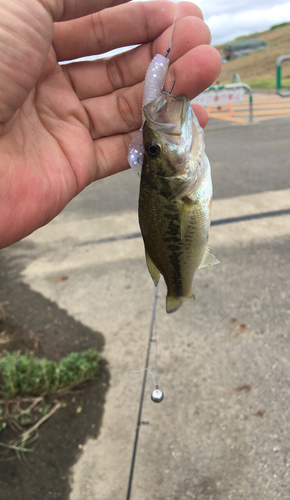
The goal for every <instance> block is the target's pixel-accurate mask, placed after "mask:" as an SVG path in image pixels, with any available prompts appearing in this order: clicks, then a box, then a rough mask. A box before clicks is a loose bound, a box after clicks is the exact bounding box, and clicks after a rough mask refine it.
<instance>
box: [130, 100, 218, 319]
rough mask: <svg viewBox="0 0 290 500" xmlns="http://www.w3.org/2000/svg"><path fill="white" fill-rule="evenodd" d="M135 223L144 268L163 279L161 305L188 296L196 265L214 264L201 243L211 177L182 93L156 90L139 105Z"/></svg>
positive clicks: (170, 306)
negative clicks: (140, 136)
mask: <svg viewBox="0 0 290 500" xmlns="http://www.w3.org/2000/svg"><path fill="white" fill-rule="evenodd" d="M144 115H145V123H144V126H143V144H144V161H143V165H142V173H141V184H140V196H139V223H140V228H141V232H142V236H143V240H144V245H145V254H146V260H147V266H148V270H149V272H150V274H151V276H152V279H153V281H154V283H155V285H156V286H157V284H158V281H159V278H160V274H162V275H163V277H164V280H165V283H166V285H167V297H166V311H167V312H168V313H172V312H174V311H176V310H177V309H179V307H180V306H181V304H182V302H184V301H185V300H193V299H194V295H193V293H192V290H191V286H192V280H193V277H194V274H195V272H196V270H197V269H198V268H200V267H204V266H208V265H212V264H217V263H218V262H219V261H218V260H217V259H216V258H215V257H214V255H213V254H212V252H211V250H210V249H209V248H208V247H207V246H206V245H207V240H208V230H209V226H210V217H211V200H212V182H211V172H210V164H209V161H208V158H207V156H206V154H205V151H204V142H203V130H202V128H201V127H200V125H199V123H198V120H197V118H196V116H195V115H194V113H193V111H192V109H191V106H190V101H189V99H188V98H187V97H186V96H185V95H178V96H171V95H168V94H162V95H161V97H157V98H156V99H154V100H153V101H152V102H150V103H149V104H147V105H146V106H144Z"/></svg>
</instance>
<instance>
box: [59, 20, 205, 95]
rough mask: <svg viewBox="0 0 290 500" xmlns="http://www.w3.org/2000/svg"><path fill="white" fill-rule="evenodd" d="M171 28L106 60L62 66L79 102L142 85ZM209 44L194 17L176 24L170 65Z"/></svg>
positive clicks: (163, 47)
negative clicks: (202, 45) (150, 64)
mask: <svg viewBox="0 0 290 500" xmlns="http://www.w3.org/2000/svg"><path fill="white" fill-rule="evenodd" d="M171 32H172V27H170V28H168V29H167V30H166V31H165V32H164V33H162V35H160V36H159V37H158V38H157V39H156V40H155V41H154V42H152V43H147V44H145V45H141V46H139V47H136V48H135V49H133V50H130V51H127V52H123V53H121V54H117V55H115V56H113V57H111V58H108V59H97V60H95V61H83V62H79V63H72V64H68V65H66V66H63V70H64V71H65V72H66V74H67V76H68V78H69V79H70V81H71V84H72V87H73V88H74V90H75V92H76V94H77V96H78V98H79V99H80V100H83V99H89V98H93V97H100V96H104V95H107V94H110V93H112V92H114V91H115V90H118V89H121V88H124V87H130V86H132V85H135V84H136V83H139V82H142V81H143V80H144V77H145V73H146V70H147V67H148V65H149V63H150V61H151V59H152V58H153V57H154V56H155V54H164V55H165V53H166V50H167V48H168V44H169V40H170V36H171ZM209 42H210V31H209V28H208V27H207V25H206V24H205V23H204V22H203V21H202V20H201V19H199V18H197V17H186V18H183V19H181V20H180V21H178V22H177V23H176V25H175V27H174V29H173V32H172V43H171V46H172V49H171V52H170V54H169V59H170V63H171V64H172V63H173V62H175V61H176V60H177V59H178V58H179V57H181V56H182V55H183V54H184V53H186V52H188V51H189V50H191V49H193V48H194V47H196V46H198V45H200V44H208V43H209Z"/></svg>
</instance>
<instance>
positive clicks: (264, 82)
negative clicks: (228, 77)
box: [245, 77, 290, 89]
mask: <svg viewBox="0 0 290 500" xmlns="http://www.w3.org/2000/svg"><path fill="white" fill-rule="evenodd" d="M245 83H247V84H248V85H250V87H252V88H253V89H273V88H276V79H275V78H272V77H268V78H261V79H260V80H246V81H245ZM282 87H285V88H289V87H290V78H283V80H282Z"/></svg>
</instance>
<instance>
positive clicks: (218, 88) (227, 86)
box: [193, 82, 253, 123]
mask: <svg viewBox="0 0 290 500" xmlns="http://www.w3.org/2000/svg"><path fill="white" fill-rule="evenodd" d="M241 88H243V89H245V91H246V92H247V93H248V94H249V123H251V122H252V121H253V91H252V89H251V87H250V85H248V84H247V83H243V82H241V83H226V84H225V85H212V86H211V87H209V88H208V89H207V90H205V91H204V92H203V93H202V94H200V96H201V95H204V94H207V92H210V91H212V90H214V91H216V92H218V91H222V90H234V89H241ZM200 96H198V97H197V98H196V99H193V102H194V101H196V102H198V99H199V98H200ZM201 104H202V103H201Z"/></svg>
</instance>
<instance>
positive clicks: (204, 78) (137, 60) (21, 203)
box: [0, 0, 221, 248]
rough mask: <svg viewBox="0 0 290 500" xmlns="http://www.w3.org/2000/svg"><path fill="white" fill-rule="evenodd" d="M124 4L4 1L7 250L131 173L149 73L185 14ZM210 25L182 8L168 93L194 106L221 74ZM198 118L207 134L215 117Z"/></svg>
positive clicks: (0, 176) (1, 106) (0, 198)
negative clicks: (92, 188)
mask: <svg viewBox="0 0 290 500" xmlns="http://www.w3.org/2000/svg"><path fill="white" fill-rule="evenodd" d="M118 3H122V1H121V0H115V1H113V2H110V1H109V0H101V1H100V0H87V1H86V2H83V1H82V0H75V1H71V0H30V1H29V3H27V2H25V1H24V0H0V14H1V15H0V49H1V50H0V75H1V76H0V96H1V98H0V248H3V247H5V246H8V245H10V244H12V243H14V242H15V241H18V240H20V239H21V238H23V237H24V236H26V235H28V234H30V233H31V232H32V231H34V230H35V229H37V228H39V227H40V226H42V225H44V224H46V223H48V222H49V221H50V220H51V219H53V218H54V217H55V216H56V215H57V214H58V213H59V212H61V210H62V209H63V208H64V207H65V205H66V204H67V203H68V202H69V201H70V200H71V199H72V198H73V197H74V196H76V195H77V194H78V193H79V192H80V191H81V190H82V189H84V188H85V187H86V186H87V185H88V184H89V183H91V182H92V181H94V180H97V179H100V178H102V177H106V176H108V175H111V174H113V173H116V172H119V171H122V170H125V169H126V168H127V167H128V164H127V148H128V144H129V142H130V139H131V137H132V135H133V134H134V132H135V131H136V130H137V129H138V128H139V127H140V125H141V102H142V91H143V80H144V77H145V73H146V69H147V67H148V65H149V63H150V61H151V59H152V57H153V56H154V55H155V54H157V53H161V54H165V53H166V50H167V47H168V43H169V39H170V34H171V27H172V22H173V19H174V16H175V12H176V4H175V3H172V2H168V1H155V2H144V3H143V2H140V3H137V2H136V3H129V4H124V5H118V6H116V4H118ZM112 5H114V6H113V7H111V6H112ZM106 7H111V8H110V9H106V10H102V9H105V8H106ZM97 11H100V12H97ZM81 16H83V17H81ZM201 19H202V14H201V12H200V10H199V8H198V7H197V6H195V5H194V4H192V3H190V2H181V3H179V4H178V12H177V20H176V24H175V26H174V30H173V36H172V50H171V52H170V54H169V59H170V67H169V71H168V75H167V79H166V84H165V90H168V89H169V88H170V86H171V84H172V82H173V80H175V81H176V83H175V87H174V93H175V94H179V93H184V94H186V95H187V96H188V97H189V98H190V99H192V98H193V97H195V96H196V95H197V94H199V93H200V92H201V91H203V90H204V89H205V88H207V87H208V86H209V85H210V84H211V83H212V82H213V81H214V80H215V79H216V77H217V76H218V74H219V71H220V65H221V62H220V56H219V54H218V52H217V51H216V50H215V49H214V48H213V47H210V46H208V45H207V44H208V43H209V42H210V33H209V30H208V28H207V26H206V25H205V24H204V23H203V21H202V20H201ZM133 44H141V45H139V46H138V47H137V48H135V49H133V50H131V51H129V52H124V53H121V54H118V55H116V56H114V57H112V58H110V59H98V60H95V61H82V62H76V63H71V64H69V65H59V64H58V62H60V61H67V60H72V59H75V58H78V57H83V56H89V55H93V54H101V53H105V52H107V51H109V50H111V49H114V48H117V47H122V46H127V45H133ZM194 111H195V112H196V114H197V116H198V119H199V121H200V123H201V125H202V126H204V125H205V124H206V121H207V113H206V111H205V110H204V109H203V108H202V107H200V106H197V105H196V106H195V107H194Z"/></svg>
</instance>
